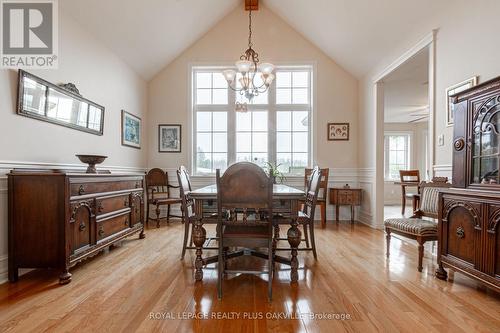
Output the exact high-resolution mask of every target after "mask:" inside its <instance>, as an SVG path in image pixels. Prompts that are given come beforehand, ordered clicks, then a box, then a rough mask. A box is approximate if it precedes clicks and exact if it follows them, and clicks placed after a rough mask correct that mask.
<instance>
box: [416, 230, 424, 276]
mask: <svg viewBox="0 0 500 333" xmlns="http://www.w3.org/2000/svg"><path fill="white" fill-rule="evenodd" d="M417 242H418V267H417V269H418V271H419V272H421V271H422V268H423V267H422V259H423V257H424V243H425V241H424V240H422V237H418V238H417Z"/></svg>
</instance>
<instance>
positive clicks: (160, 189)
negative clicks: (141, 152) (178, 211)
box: [146, 168, 182, 228]
mask: <svg viewBox="0 0 500 333" xmlns="http://www.w3.org/2000/svg"><path fill="white" fill-rule="evenodd" d="M171 188H179V186H174V185H170V184H169V183H168V173H166V172H163V170H162V169H159V168H154V169H151V170H149V172H148V173H147V174H146V223H147V225H148V226H149V220H150V217H149V206H150V205H153V206H156V209H155V212H156V227H157V228H159V227H160V213H161V210H160V207H162V206H167V216H166V218H167V223H169V222H170V218H171V217H178V218H182V216H179V215H174V214H171V213H170V206H171V205H176V204H181V202H182V200H181V198H172V197H171V196H170V189H171Z"/></svg>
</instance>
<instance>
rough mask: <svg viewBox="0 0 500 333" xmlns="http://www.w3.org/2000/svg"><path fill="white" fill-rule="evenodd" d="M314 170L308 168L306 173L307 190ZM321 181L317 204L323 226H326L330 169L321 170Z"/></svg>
mask: <svg viewBox="0 0 500 333" xmlns="http://www.w3.org/2000/svg"><path fill="white" fill-rule="evenodd" d="M313 170H314V169H309V168H306V169H305V172H304V188H306V189H307V186H308V184H309V178H311V174H312V172H313ZM320 171H321V181H320V184H319V193H318V200H317V201H316V204H317V205H319V206H320V212H321V226H322V227H325V226H326V196H327V193H328V174H329V173H330V169H329V168H325V169H321V170H320Z"/></svg>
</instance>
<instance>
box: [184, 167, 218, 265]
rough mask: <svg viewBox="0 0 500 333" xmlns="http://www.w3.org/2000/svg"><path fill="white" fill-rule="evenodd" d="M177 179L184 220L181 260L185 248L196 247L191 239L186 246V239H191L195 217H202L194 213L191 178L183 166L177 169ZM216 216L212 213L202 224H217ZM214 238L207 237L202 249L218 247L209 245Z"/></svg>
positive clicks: (192, 248) (191, 248)
mask: <svg viewBox="0 0 500 333" xmlns="http://www.w3.org/2000/svg"><path fill="white" fill-rule="evenodd" d="M177 180H178V182H179V192H180V198H181V208H182V216H183V222H184V238H183V242H182V253H181V260H183V259H184V256H185V255H186V250H194V249H196V247H195V246H192V240H191V242H190V245H189V246H188V241H189V240H190V239H191V238H190V236H191V237H192V234H193V227H194V224H195V221H196V219H201V218H203V217H202V216H198V215H196V212H195V206H194V203H195V202H194V199H193V198H191V196H190V193H191V190H192V189H191V179H190V177H189V173H188V172H187V170H186V168H185V167H184V166H180V167H179V169H178V170H177ZM216 217H217V215H216V214H212V215H211V216H209V218H206V219H205V221H204V224H217V220H216ZM190 229H191V231H190ZM216 239H217V237H208V238H207V241H206V243H205V244H206V246H204V247H203V249H212V250H214V249H215V250H216V249H218V247H213V246H212V247H210V246H209V245H210V243H211V242H212V241H213V240H216Z"/></svg>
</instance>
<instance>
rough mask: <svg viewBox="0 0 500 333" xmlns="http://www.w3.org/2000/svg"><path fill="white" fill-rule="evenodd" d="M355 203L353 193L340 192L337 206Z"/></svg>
mask: <svg viewBox="0 0 500 333" xmlns="http://www.w3.org/2000/svg"><path fill="white" fill-rule="evenodd" d="M353 203H354V198H353V195H352V192H347V193H342V192H339V194H338V197H337V204H339V205H352V204H353Z"/></svg>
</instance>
